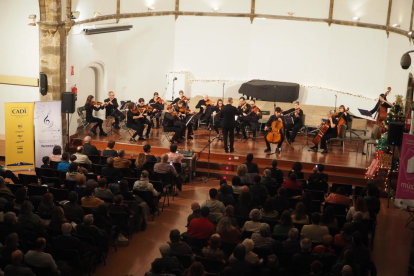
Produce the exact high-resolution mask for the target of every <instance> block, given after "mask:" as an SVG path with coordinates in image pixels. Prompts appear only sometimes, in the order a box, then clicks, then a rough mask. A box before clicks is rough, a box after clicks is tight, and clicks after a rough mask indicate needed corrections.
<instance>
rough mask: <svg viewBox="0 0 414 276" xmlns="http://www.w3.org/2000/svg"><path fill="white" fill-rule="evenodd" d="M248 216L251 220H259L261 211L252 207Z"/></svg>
mask: <svg viewBox="0 0 414 276" xmlns="http://www.w3.org/2000/svg"><path fill="white" fill-rule="evenodd" d="M249 218H250V219H251V220H252V221H255V222H257V221H260V220H261V219H262V213H260V211H259V209H253V210H251V211H250V214H249Z"/></svg>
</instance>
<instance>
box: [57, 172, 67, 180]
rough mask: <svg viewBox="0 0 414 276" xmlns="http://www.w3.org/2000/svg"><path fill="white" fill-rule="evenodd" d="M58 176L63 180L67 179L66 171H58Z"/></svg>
mask: <svg viewBox="0 0 414 276" xmlns="http://www.w3.org/2000/svg"><path fill="white" fill-rule="evenodd" d="M56 173H57V176H58V177H59V178H60V180H61V181H63V180H65V179H66V172H61V171H56Z"/></svg>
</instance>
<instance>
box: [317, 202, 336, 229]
mask: <svg viewBox="0 0 414 276" xmlns="http://www.w3.org/2000/svg"><path fill="white" fill-rule="evenodd" d="M320 225H323V226H326V227H328V228H334V229H336V228H338V222H337V220H336V218H335V212H334V208H333V207H332V206H328V207H324V208H323V213H322V216H321V223H320Z"/></svg>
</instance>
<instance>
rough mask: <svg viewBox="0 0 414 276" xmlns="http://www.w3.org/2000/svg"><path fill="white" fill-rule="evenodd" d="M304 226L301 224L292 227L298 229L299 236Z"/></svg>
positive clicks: (294, 224)
mask: <svg viewBox="0 0 414 276" xmlns="http://www.w3.org/2000/svg"><path fill="white" fill-rule="evenodd" d="M305 225H306V224H302V223H293V226H295V228H296V229H298V231H299V234H300V233H301V232H302V228H303V226H305Z"/></svg>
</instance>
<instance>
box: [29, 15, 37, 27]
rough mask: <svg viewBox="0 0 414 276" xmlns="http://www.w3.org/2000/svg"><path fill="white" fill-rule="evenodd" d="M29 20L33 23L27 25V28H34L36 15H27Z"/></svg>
mask: <svg viewBox="0 0 414 276" xmlns="http://www.w3.org/2000/svg"><path fill="white" fill-rule="evenodd" d="M29 19H32V20H33V22H30V23H29V24H28V25H29V26H36V14H31V15H29Z"/></svg>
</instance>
